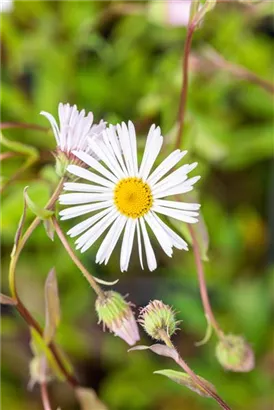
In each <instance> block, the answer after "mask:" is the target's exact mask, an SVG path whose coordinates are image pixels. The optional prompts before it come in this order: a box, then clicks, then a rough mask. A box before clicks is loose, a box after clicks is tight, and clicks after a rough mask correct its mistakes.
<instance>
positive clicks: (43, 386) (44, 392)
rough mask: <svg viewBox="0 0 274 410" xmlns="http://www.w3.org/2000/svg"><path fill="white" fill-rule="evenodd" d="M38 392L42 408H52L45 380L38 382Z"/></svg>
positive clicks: (50, 409) (46, 409)
mask: <svg viewBox="0 0 274 410" xmlns="http://www.w3.org/2000/svg"><path fill="white" fill-rule="evenodd" d="M40 392H41V399H42V403H43V407H44V410H52V408H51V405H50V401H49V395H48V389H47V383H46V382H43V383H40Z"/></svg>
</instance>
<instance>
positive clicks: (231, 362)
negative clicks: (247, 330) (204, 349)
mask: <svg viewBox="0 0 274 410" xmlns="http://www.w3.org/2000/svg"><path fill="white" fill-rule="evenodd" d="M216 356H217V359H218V361H219V362H220V363H221V365H222V366H223V367H224V368H225V369H227V370H231V371H234V372H249V371H251V370H252V369H253V368H254V362H255V359H254V353H253V351H252V349H251V347H250V346H249V344H248V343H247V342H246V341H245V340H244V338H243V337H241V336H235V335H227V336H224V337H223V339H222V340H220V341H219V343H218V344H217V346H216Z"/></svg>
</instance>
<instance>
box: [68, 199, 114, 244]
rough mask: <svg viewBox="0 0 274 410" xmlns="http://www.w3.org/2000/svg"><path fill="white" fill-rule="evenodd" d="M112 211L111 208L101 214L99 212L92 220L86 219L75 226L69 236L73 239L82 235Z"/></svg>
mask: <svg viewBox="0 0 274 410" xmlns="http://www.w3.org/2000/svg"><path fill="white" fill-rule="evenodd" d="M110 210H111V207H109V208H107V209H104V210H103V211H101V212H98V213H97V214H96V215H93V216H91V217H90V218H88V219H86V220H85V221H82V222H80V223H79V224H77V225H75V226H74V227H73V228H71V229H70V230H69V231H68V232H67V235H69V236H70V237H71V238H74V237H75V236H78V235H80V234H81V233H83V232H85V231H86V230H87V229H88V228H90V227H91V226H92V225H94V224H95V222H97V221H99V219H101V218H103V216H105V215H107V214H108V213H109V212H110Z"/></svg>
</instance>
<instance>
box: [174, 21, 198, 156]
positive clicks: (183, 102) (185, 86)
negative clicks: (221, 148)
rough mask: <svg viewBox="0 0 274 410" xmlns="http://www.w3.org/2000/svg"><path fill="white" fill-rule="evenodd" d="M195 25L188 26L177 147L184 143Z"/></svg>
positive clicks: (183, 62)
mask: <svg viewBox="0 0 274 410" xmlns="http://www.w3.org/2000/svg"><path fill="white" fill-rule="evenodd" d="M195 27H196V24H195V23H193V22H192V23H190V24H189V25H188V28H187V36H186V42H185V48H184V54H183V61H182V73H183V83H182V90H181V97H180V104H179V112H178V124H179V129H178V133H177V138H176V144H175V146H176V148H180V147H181V144H182V135H183V131H184V123H185V111H186V102H187V91H188V66H189V55H190V50H191V43H192V37H193V33H194V31H195Z"/></svg>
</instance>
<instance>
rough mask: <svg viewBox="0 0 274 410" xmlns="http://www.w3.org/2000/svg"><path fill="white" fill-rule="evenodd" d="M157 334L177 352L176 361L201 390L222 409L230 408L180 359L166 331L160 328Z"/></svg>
mask: <svg viewBox="0 0 274 410" xmlns="http://www.w3.org/2000/svg"><path fill="white" fill-rule="evenodd" d="M159 334H160V336H161V339H162V340H163V342H165V344H166V345H167V346H168V347H170V348H171V349H174V350H175V351H176V352H177V360H175V361H176V363H177V364H178V365H179V366H180V367H181V368H182V369H183V370H184V371H185V372H186V373H187V374H188V375H189V376H190V377H191V378H192V380H193V381H194V382H195V384H197V385H198V386H199V387H200V388H201V389H202V390H204V391H206V393H207V394H208V395H209V396H210V397H212V398H213V399H214V400H216V402H217V403H218V404H219V406H220V407H221V408H222V409H224V410H231V409H230V407H229V406H228V405H227V404H226V403H225V402H224V401H223V399H222V398H221V397H220V396H219V395H218V394H217V393H215V392H214V391H213V390H212V389H210V387H208V386H207V385H206V384H205V383H204V382H203V381H202V380H201V379H200V378H199V377H198V376H197V375H196V374H195V373H194V372H193V370H191V368H190V367H189V366H188V364H187V363H186V362H185V361H184V360H183V359H182V357H181V356H180V354H179V353H178V351H177V349H176V347H175V346H174V345H173V343H172V341H171V340H170V337H169V336H168V334H167V333H166V331H165V330H163V329H162V330H160V331H159Z"/></svg>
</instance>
